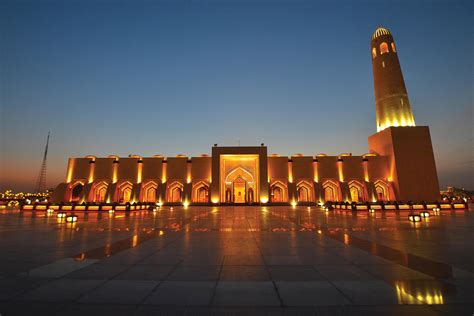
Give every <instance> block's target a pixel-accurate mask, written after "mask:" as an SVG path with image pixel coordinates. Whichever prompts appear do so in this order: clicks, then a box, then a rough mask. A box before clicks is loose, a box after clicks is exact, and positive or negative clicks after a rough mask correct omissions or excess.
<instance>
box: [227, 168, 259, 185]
mask: <svg viewBox="0 0 474 316" xmlns="http://www.w3.org/2000/svg"><path fill="white" fill-rule="evenodd" d="M239 177H240V178H242V179H244V180H245V181H246V182H254V178H253V175H252V174H251V173H250V172H249V171H248V170H246V169H245V168H242V167H236V168H234V169H233V170H232V171H230V172H229V173H228V174H227V176H226V177H225V182H234V181H235V180H236V179H237V178H239Z"/></svg>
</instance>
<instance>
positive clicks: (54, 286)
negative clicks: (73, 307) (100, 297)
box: [17, 278, 104, 302]
mask: <svg viewBox="0 0 474 316" xmlns="http://www.w3.org/2000/svg"><path fill="white" fill-rule="evenodd" d="M103 282H104V281H102V280H78V279H65V278H62V279H58V280H53V281H51V282H48V283H46V284H44V285H41V286H39V287H37V288H35V289H33V290H31V291H28V292H26V293H25V294H23V295H21V296H20V297H18V298H17V299H19V300H25V301H43V302H62V301H72V300H75V299H76V298H78V297H79V296H80V295H81V294H83V293H86V292H88V291H90V290H92V289H93V288H95V287H97V286H99V285H100V284H102V283H103Z"/></svg>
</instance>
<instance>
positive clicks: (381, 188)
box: [374, 180, 390, 201]
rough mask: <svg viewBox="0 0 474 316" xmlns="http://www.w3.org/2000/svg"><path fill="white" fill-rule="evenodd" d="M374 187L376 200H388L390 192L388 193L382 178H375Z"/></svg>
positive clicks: (387, 187)
mask: <svg viewBox="0 0 474 316" xmlns="http://www.w3.org/2000/svg"><path fill="white" fill-rule="evenodd" d="M374 187H375V194H376V200H377V201H389V200H390V194H389V186H388V184H387V183H386V182H385V181H383V180H377V181H375V183H374Z"/></svg>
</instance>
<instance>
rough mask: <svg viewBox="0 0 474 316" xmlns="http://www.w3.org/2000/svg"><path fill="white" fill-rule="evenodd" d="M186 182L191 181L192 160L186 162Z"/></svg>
mask: <svg viewBox="0 0 474 316" xmlns="http://www.w3.org/2000/svg"><path fill="white" fill-rule="evenodd" d="M186 183H191V161H188V163H187V164H186Z"/></svg>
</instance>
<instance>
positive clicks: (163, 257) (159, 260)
mask: <svg viewBox="0 0 474 316" xmlns="http://www.w3.org/2000/svg"><path fill="white" fill-rule="evenodd" d="M184 257H185V256H184V255H174V254H163V253H161V252H159V253H157V254H154V255H151V256H150V257H147V258H145V259H143V260H141V261H140V262H138V264H163V265H175V264H178V263H181V262H182V261H183V259H184Z"/></svg>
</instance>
